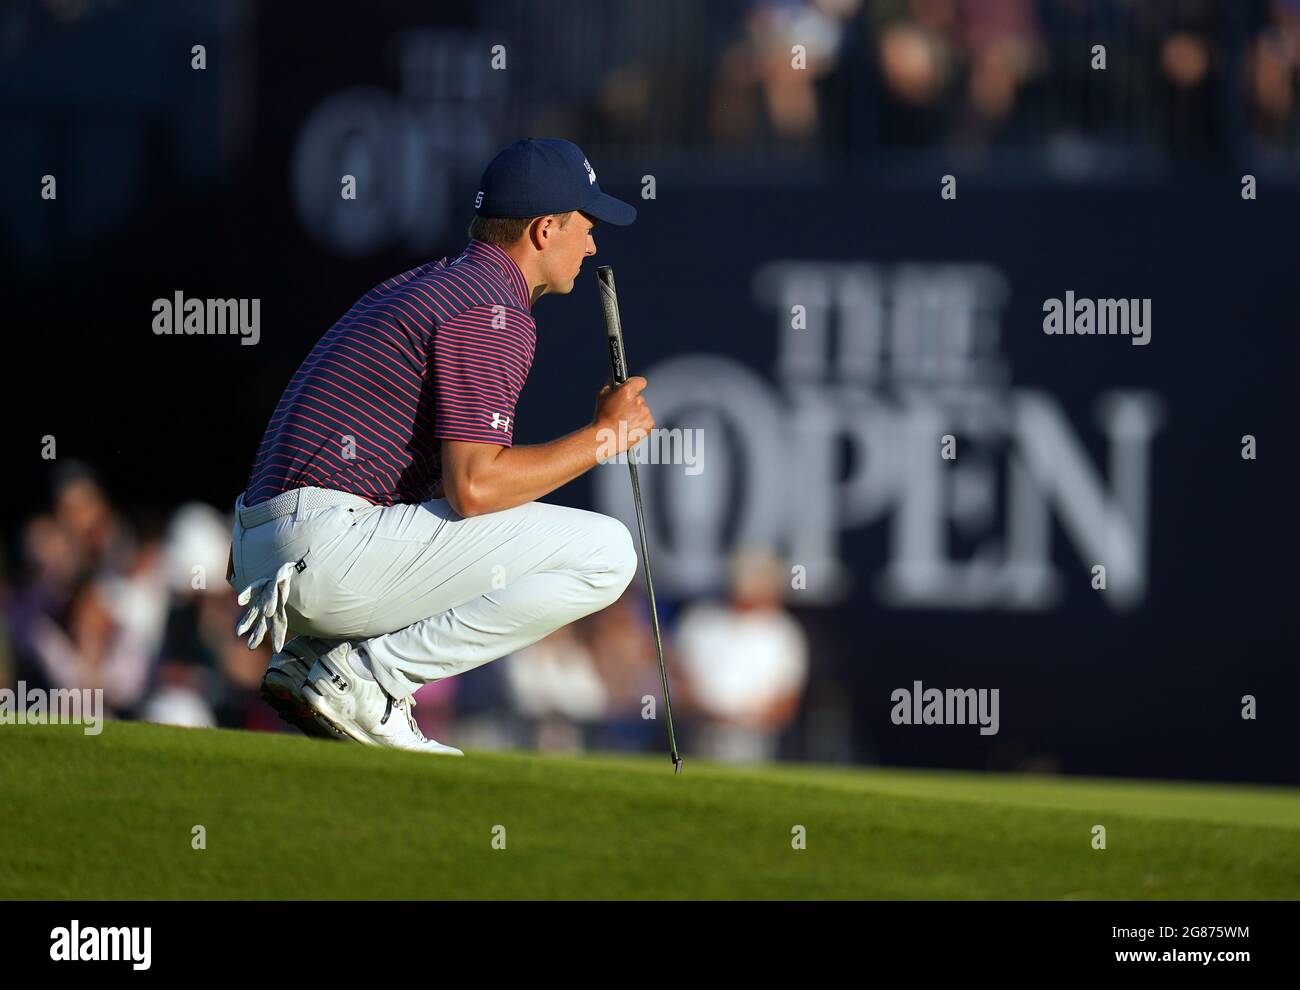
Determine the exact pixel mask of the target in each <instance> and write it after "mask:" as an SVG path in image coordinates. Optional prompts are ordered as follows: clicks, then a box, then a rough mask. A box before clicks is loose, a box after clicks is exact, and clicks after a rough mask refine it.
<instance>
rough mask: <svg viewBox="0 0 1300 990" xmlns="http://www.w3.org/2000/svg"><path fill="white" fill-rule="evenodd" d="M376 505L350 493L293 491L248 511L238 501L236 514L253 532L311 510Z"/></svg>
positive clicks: (244, 525) (307, 489) (327, 489)
mask: <svg viewBox="0 0 1300 990" xmlns="http://www.w3.org/2000/svg"><path fill="white" fill-rule="evenodd" d="M371 504H373V503H371V502H369V501H367V500H366V499H364V498H362V497H361V496H360V495H353V494H351V493H349V492H336V491H334V490H333V489H330V488H294V489H292V490H291V491H287V492H283V493H282V494H280V495H277V496H275V498H270V499H267V500H266V501H265V502H259V503H258V504H257V505H254V506H251V507H248V508H245V506H244V496H243V495H240V496H239V498H238V499H236V500H235V512H236V514H237V515H238V516H239V525H241V526H243V527H244V529H252V528H253V527H254V526H260V525H261V524H262V523H264V522H270V521H271V520H272V519H279V518H280V517H281V516H288V515H291V514H293V513H295V512H306V511H307V510H308V509H323V508H326V507H327V506H331V505H353V506H355V505H371Z"/></svg>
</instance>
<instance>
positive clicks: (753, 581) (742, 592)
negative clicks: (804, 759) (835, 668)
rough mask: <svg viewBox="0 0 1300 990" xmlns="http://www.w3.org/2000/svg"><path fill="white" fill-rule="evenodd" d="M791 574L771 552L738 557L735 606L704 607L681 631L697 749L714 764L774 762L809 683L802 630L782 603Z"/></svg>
mask: <svg viewBox="0 0 1300 990" xmlns="http://www.w3.org/2000/svg"><path fill="white" fill-rule="evenodd" d="M784 588H785V571H784V569H783V568H782V567H781V564H780V562H779V561H778V560H777V558H776V557H775V555H773V554H772V553H770V552H767V551H759V550H752V551H745V552H741V553H738V554H736V555H735V556H734V557H733V559H732V564H731V600H730V602H729V603H727V604H700V605H695V606H693V607H692V608H690V609H689V610H688V611H687V612H686V614H685V615H684V616H683V617H682V620H681V623H680V625H679V626H678V630H677V645H678V649H679V650H680V652H681V662H682V667H683V673H684V674H685V680H686V685H687V688H688V692H689V696H690V698H691V699H692V702H693V707H694V708H695V710H696V712H697V713H698V715H699V716H700V717H701V718H702V719H703V722H702V724H701V725H700V727H699V728H700V732H699V739H698V740H697V745H698V748H699V750H700V752H701V754H702V755H705V756H708V757H709V758H712V759H718V760H725V761H728V762H736V763H752V762H760V761H766V760H771V759H774V758H775V757H776V755H777V744H778V741H779V737H780V733H781V732H782V730H784V729H786V728H787V727H789V725H790V724H791V722H792V721H793V720H794V718H795V715H796V713H797V712H798V709H799V702H800V699H801V697H802V695H803V689H804V685H805V683H806V682H807V679H808V644H807V640H806V637H805V636H804V633H803V630H802V629H801V628H800V627H799V625H798V624H797V623H796V622H795V621H794V619H793V618H791V616H790V615H789V614H788V613H787V612H786V611H785V609H784V608H783V607H782V604H781V598H782V593H783V590H784Z"/></svg>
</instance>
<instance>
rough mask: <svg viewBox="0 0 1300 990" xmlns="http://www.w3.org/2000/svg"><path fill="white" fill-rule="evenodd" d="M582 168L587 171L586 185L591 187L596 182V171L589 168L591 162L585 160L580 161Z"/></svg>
mask: <svg viewBox="0 0 1300 990" xmlns="http://www.w3.org/2000/svg"><path fill="white" fill-rule="evenodd" d="M582 167H583V168H585V169H586V170H587V185H591V184H592V183H594V182H595V181H596V170H595V169H594V168H592V167H591V162H589V161H587V159H585V158H584V159H583V160H582Z"/></svg>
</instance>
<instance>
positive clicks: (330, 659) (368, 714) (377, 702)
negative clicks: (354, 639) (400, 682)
mask: <svg viewBox="0 0 1300 990" xmlns="http://www.w3.org/2000/svg"><path fill="white" fill-rule="evenodd" d="M351 648H352V647H351V645H350V644H348V643H340V644H339V645H338V646H336V647H335V648H334V649H332V650H330V651H329V652H328V653H325V654H322V655H321V656H319V657H317V659H316V662H315V663H314V664H312V667H311V670H310V671H308V673H307V680H306V683H305V684H304V685H303V691H302V695H303V700H304V701H305V703H306V704H307V706H308V707H309V708H310V709H311V710H312V711H313V712H315V714H316V719H317V720H318V721H319V722H320V723H321V724H322V725H324V726H326V727H327V728H329V729H330V730H331V731H333V732H335V733H338V734H339V735H340V736H342V737H344V738H347V739H354V740H356V741H357V742H359V743H364V744H366V745H368V746H387V747H389V748H390V749H405V750H410V751H411V752H414V753H439V754H441V755H444V756H464V755H465V754H464V753H462V752H461V751H460V750H459V749H456V748H455V747H454V746H444V745H443V744H442V743H440V742H438V741H437V740H434V739H426V738H425V737H424V733H423V732H421V731H420V727H419V725H417V724H416V722H415V715H414V713H413V712H412V709H413V708H414V707H415V699H413V698H409V699H401V700H399V699H396V698H393V697H390V696H389V694H388V693H387V692H386V691H385V690H384V689H383V688H382V687H380V686H379V684H378V682H377V681H373V680H370V679H369V678H366V677H362V676H361V675H360V674H358V673H357V672H356V671H354V670H353V669H352V664H351V663H349V661H348V651H349V650H351Z"/></svg>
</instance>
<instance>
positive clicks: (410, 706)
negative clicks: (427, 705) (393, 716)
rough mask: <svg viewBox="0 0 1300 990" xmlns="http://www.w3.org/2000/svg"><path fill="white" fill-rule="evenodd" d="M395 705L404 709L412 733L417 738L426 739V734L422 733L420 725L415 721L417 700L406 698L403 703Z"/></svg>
mask: <svg viewBox="0 0 1300 990" xmlns="http://www.w3.org/2000/svg"><path fill="white" fill-rule="evenodd" d="M393 704H394V705H396V706H397V707H398V708H400V709H402V711H403V713H404V714H405V715H406V724H407V725H409V726H410V727H411V731H412V732H413V733H415V735H416V737H417V738H419V739H424V733H423V732H421V731H420V724H419V723H418V722H417V721H416V720H415V699H414V698H405V699H403V700H401V701H394V702H393ZM426 741H427V740H426Z"/></svg>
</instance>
